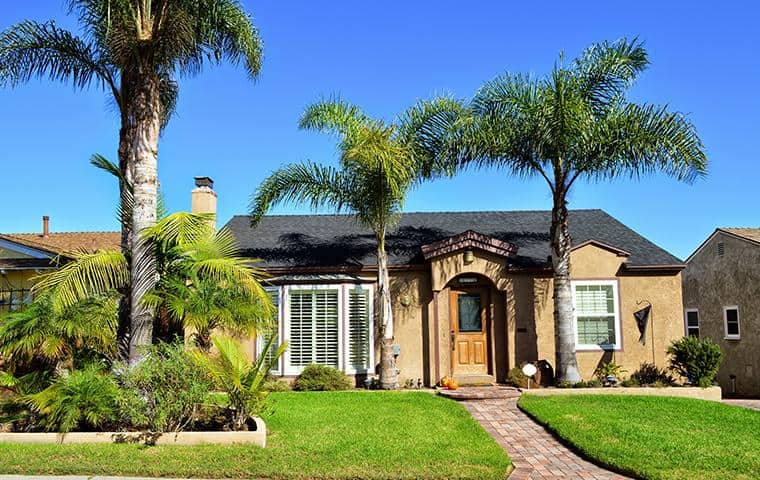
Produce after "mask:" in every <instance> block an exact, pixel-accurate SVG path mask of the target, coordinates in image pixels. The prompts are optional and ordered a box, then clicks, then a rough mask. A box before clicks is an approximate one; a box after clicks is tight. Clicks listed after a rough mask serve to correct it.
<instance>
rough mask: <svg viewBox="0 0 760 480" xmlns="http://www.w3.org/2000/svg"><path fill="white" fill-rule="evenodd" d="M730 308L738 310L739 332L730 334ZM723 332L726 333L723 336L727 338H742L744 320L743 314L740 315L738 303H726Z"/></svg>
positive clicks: (737, 327) (737, 322) (737, 323)
mask: <svg viewBox="0 0 760 480" xmlns="http://www.w3.org/2000/svg"><path fill="white" fill-rule="evenodd" d="M729 310H736V330H737V332H738V333H736V334H735V335H729V334H728V311H729ZM723 333H724V334H725V336H724V337H723V338H724V339H725V340H741V338H742V320H741V316H740V315H739V306H738V305H726V306H724V307H723Z"/></svg>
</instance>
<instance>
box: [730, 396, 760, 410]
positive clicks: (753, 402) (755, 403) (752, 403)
mask: <svg viewBox="0 0 760 480" xmlns="http://www.w3.org/2000/svg"><path fill="white" fill-rule="evenodd" d="M723 403H726V404H728V405H735V406H737V407H745V408H751V409H752V410H760V400H758V399H749V398H746V399H745V398H741V399H739V398H736V399H733V398H724V399H723Z"/></svg>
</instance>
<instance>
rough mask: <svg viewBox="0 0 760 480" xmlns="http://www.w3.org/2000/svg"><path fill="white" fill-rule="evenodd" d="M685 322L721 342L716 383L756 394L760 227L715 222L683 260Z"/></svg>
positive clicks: (759, 382)
mask: <svg viewBox="0 0 760 480" xmlns="http://www.w3.org/2000/svg"><path fill="white" fill-rule="evenodd" d="M683 295H684V301H683V303H684V317H683V318H684V328H685V331H686V333H688V334H689V335H695V336H698V337H701V338H710V339H712V340H713V341H714V342H715V343H717V344H718V345H720V349H721V351H722V352H723V364H722V366H721V368H720V371H719V372H718V383H719V384H720V386H721V387H722V389H723V391H724V392H725V393H727V394H734V395H743V396H758V395H760V228H718V229H716V230H715V231H714V232H713V233H712V234H711V235H710V236H709V237H708V238H707V239H706V240H705V241H704V242H702V244H701V245H700V246H699V247H698V248H697V249H696V250H695V251H694V253H692V254H691V255H690V256H689V258H688V259H687V260H686V269H685V270H684V272H683Z"/></svg>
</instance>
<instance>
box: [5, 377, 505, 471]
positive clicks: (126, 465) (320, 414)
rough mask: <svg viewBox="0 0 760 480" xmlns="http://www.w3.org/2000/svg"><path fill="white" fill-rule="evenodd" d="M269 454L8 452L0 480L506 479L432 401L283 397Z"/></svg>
mask: <svg viewBox="0 0 760 480" xmlns="http://www.w3.org/2000/svg"><path fill="white" fill-rule="evenodd" d="M272 398H273V399H274V411H273V412H272V413H271V414H269V415H267V416H266V417H265V420H266V422H267V427H268V429H269V437H268V445H267V448H265V449H261V448H258V447H250V446H232V447H222V446H198V447H179V446H171V447H168V446H162V447H144V446H137V445H14V444H0V473H3V474H56V475H77V474H78V475H85V474H87V475H127V476H130V475H131V476H138V475H139V476H171V477H205V478H219V477H227V478H243V477H246V478H250V477H256V478H425V479H437V478H467V479H470V478H472V479H486V478H489V479H491V478H492V479H503V478H504V477H505V474H506V471H507V469H508V468H509V465H510V462H509V459H508V458H507V457H506V455H505V454H504V452H503V450H502V449H501V448H500V447H499V446H498V445H497V444H496V442H494V441H493V440H492V439H491V437H490V436H489V435H488V433H486V432H485V431H484V430H483V429H482V428H481V427H480V425H478V423H477V422H476V421H475V420H473V419H472V417H471V416H470V414H469V413H468V412H467V411H466V410H465V409H464V408H463V407H462V406H461V405H459V404H457V403H456V402H454V401H451V400H447V399H443V398H439V397H436V396H433V395H430V394H428V393H424V392H315V393H276V394H272Z"/></svg>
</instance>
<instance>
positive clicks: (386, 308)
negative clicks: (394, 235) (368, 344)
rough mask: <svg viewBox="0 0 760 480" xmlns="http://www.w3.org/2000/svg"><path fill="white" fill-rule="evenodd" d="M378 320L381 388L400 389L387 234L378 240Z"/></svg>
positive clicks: (379, 236)
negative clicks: (394, 337)
mask: <svg viewBox="0 0 760 480" xmlns="http://www.w3.org/2000/svg"><path fill="white" fill-rule="evenodd" d="M375 303H376V304H377V308H378V320H379V324H380V325H381V331H382V334H383V336H382V340H381V341H380V388H382V389H384V390H393V389H396V388H398V372H397V370H396V356H395V355H394V354H393V308H392V303H391V289H390V277H389V275H388V254H387V253H386V252H385V234H384V233H383V234H380V235H378V238H377V301H376V302H375Z"/></svg>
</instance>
